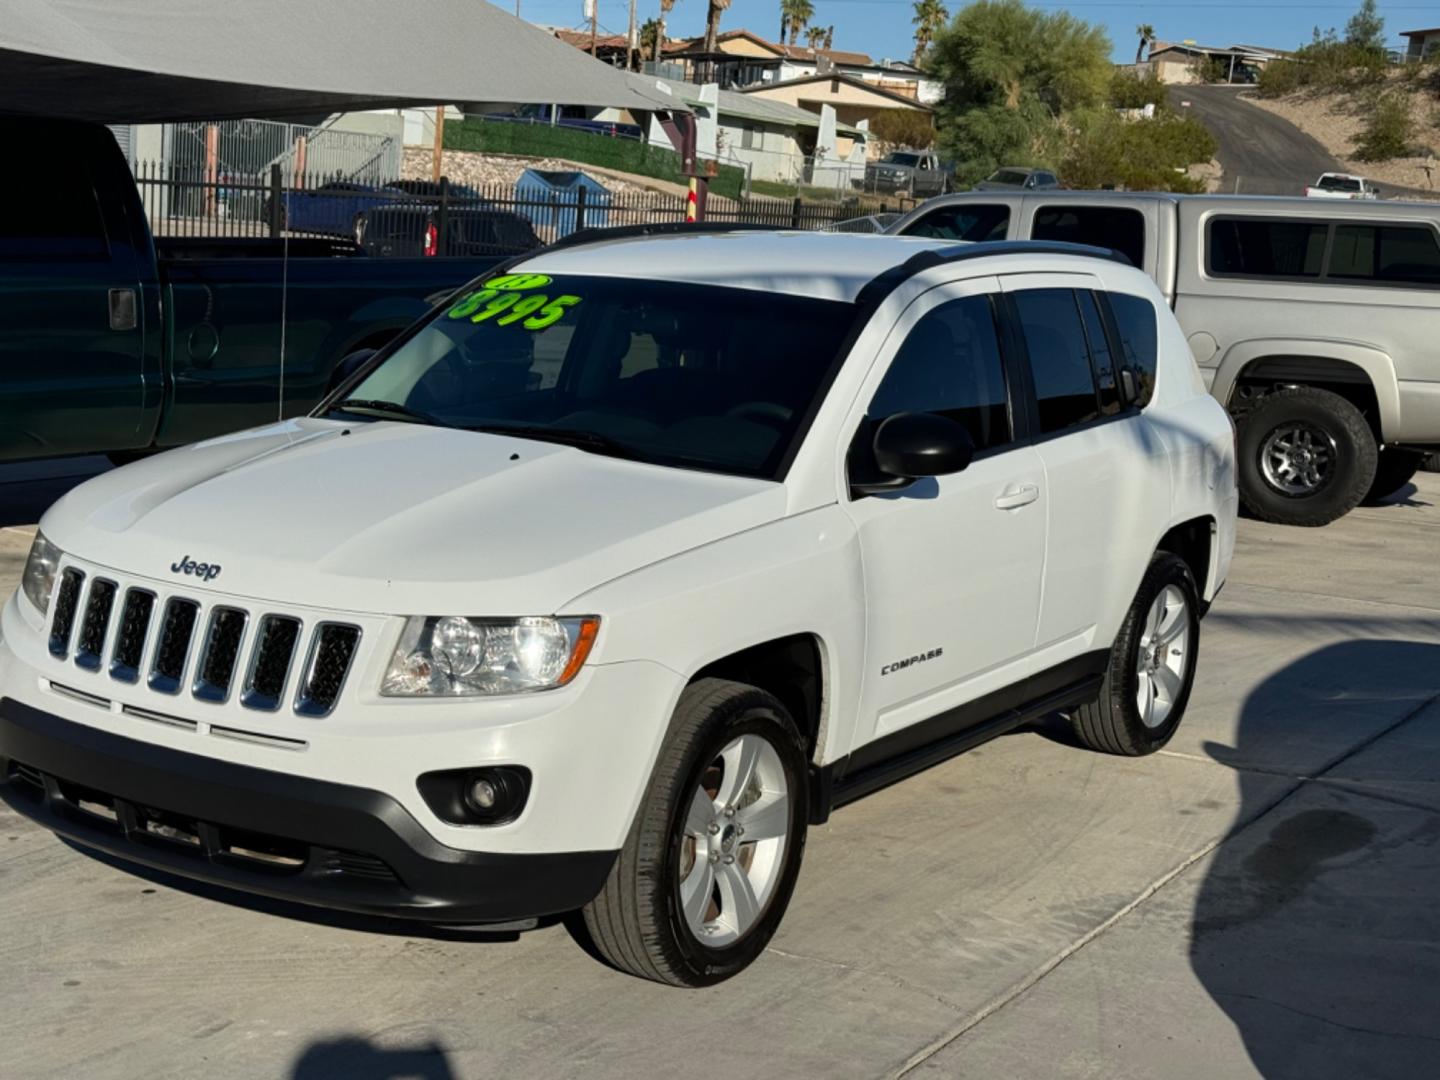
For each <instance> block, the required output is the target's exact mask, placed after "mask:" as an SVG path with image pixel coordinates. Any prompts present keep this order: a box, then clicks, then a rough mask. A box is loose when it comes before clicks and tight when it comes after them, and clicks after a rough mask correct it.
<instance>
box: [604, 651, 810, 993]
mask: <svg viewBox="0 0 1440 1080" xmlns="http://www.w3.org/2000/svg"><path fill="white" fill-rule="evenodd" d="M747 755H748V756H747ZM808 782H809V770H808V755H807V754H806V747H805V741H804V739H803V738H802V737H801V735H800V732H799V731H798V730H797V729H796V727H795V722H794V721H793V720H792V719H791V718H790V714H789V713H787V712H786V711H785V707H784V706H783V705H781V704H780V702H778V701H776V700H775V698H773V697H771V696H770V695H769V694H767V693H765V692H764V691H762V690H758V689H756V688H755V687H753V686H746V685H744V684H742V683H736V682H729V681H727V680H724V679H701V680H699V681H698V682H695V683H693V684H691V685H690V686H689V687H687V688H686V689H685V692H684V693H683V694H681V696H680V702H679V704H678V705H677V706H676V708H675V715H674V717H673V718H672V720H671V724H670V731H669V734H668V735H667V736H666V738H665V743H664V745H663V746H662V747H661V749H660V756H659V760H658V761H657V762H656V764H655V771H654V773H653V775H652V776H651V778H650V786H649V788H648V790H647V791H646V792H645V795H644V798H643V799H642V800H641V804H640V809H639V812H638V813H637V815H636V818H635V822H634V824H633V825H632V826H631V829H630V835H629V837H628V838H627V839H626V841H625V846H624V847H623V848H621V850H620V856H619V858H618V859H616V861H615V866H614V868H613V869H612V870H611V872H610V877H609V879H608V880H607V881H606V882H605V887H604V888H603V889H602V890H601V891H600V895H599V896H597V897H596V898H595V899H594V900H592V901H591V902H590V903H589V904H587V905H586V906H585V909H584V912H583V914H584V919H585V927H586V930H587V931H588V932H589V935H590V939H591V941H592V942H593V943H594V945H595V948H596V949H597V950H598V951H599V952H600V954H601V955H602V956H603V957H604V958H605V959H606V960H607V961H609V963H611V964H613V965H614V966H615V967H617V968H619V969H620V970H622V971H627V972H629V973H630V974H632V975H638V976H639V977H640V978H642V979H653V980H655V981H656V982H663V983H669V984H671V985H673V986H710V985H713V984H714V983H717V982H720V981H721V980H723V979H728V978H729V977H730V976H732V975H735V974H737V973H738V972H740V971H741V970H743V969H744V968H745V967H746V966H748V965H749V964H750V963H751V962H752V961H753V960H754V959H755V958H756V957H757V956H759V955H760V954H761V953H762V952H763V951H764V950H765V946H766V945H767V944H768V943H769V941H770V938H771V936H772V935H773V934H774V933H775V929H776V927H778V926H779V925H780V919H781V917H782V916H783V915H784V914H785V907H786V905H787V904H788V903H789V901H790V895H791V893H792V892H793V891H794V889H795V880H796V877H797V876H798V875H799V873H800V860H801V855H802V853H803V852H804V848H805V829H806V823H807V820H808V815H807V809H808V806H809V799H808V795H809V790H808ZM735 785H738V789H739V790H738V791H736V790H733V789H732V788H733V786H735ZM732 811H733V812H732ZM747 829H748V830H749V831H748V836H749V837H750V839H746V836H747V831H746V830H747ZM747 849H748V850H747Z"/></svg>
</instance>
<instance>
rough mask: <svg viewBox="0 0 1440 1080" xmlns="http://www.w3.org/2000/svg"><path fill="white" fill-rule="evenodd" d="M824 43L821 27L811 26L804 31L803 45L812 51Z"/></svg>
mask: <svg viewBox="0 0 1440 1080" xmlns="http://www.w3.org/2000/svg"><path fill="white" fill-rule="evenodd" d="M824 43H825V28H824V27H823V26H812V27H810V28H809V29H807V30H806V31H805V44H806V45H809V46H810V48H812V49H818V48H820V46H821V45H823V44H824Z"/></svg>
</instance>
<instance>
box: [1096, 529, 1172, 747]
mask: <svg viewBox="0 0 1440 1080" xmlns="http://www.w3.org/2000/svg"><path fill="white" fill-rule="evenodd" d="M1199 652H1200V598H1199V594H1198V592H1197V590H1196V588H1195V577H1194V575H1192V574H1191V573H1190V567H1189V566H1188V565H1187V564H1186V563H1185V560H1183V559H1181V558H1179V557H1178V556H1176V555H1171V554H1170V553H1169V552H1164V551H1161V552H1157V553H1156V554H1155V556H1154V558H1152V559H1151V560H1150V566H1149V568H1148V569H1146V571H1145V576H1144V577H1143V578H1142V579H1141V580H1140V588H1139V590H1137V592H1136V593H1135V600H1134V602H1133V603H1132V604H1131V605H1130V611H1129V613H1128V614H1127V615H1126V616H1125V621H1124V622H1123V623H1121V625H1120V633H1119V634H1117V635H1116V637H1115V643H1114V645H1112V646H1111V648H1110V662H1109V665H1108V666H1107V668H1106V671H1105V678H1104V681H1103V682H1102V683H1101V684H1100V696H1099V697H1098V698H1097V699H1096V700H1095V701H1094V702H1092V703H1090V704H1088V705H1082V706H1081V707H1080V708H1078V709H1076V710H1075V712H1074V714H1073V715H1072V716H1071V718H1070V720H1071V724H1072V725H1073V727H1074V729H1075V735H1076V737H1077V738H1078V739H1079V740H1080V741H1081V742H1082V743H1083V744H1084V745H1085V746H1087V747H1089V748H1090V749H1091V750H1099V751H1102V752H1104V753H1107V754H1122V755H1125V756H1128V757H1138V756H1140V755H1142V754H1153V753H1154V752H1155V751H1156V750H1159V749H1160V748H1161V747H1162V746H1164V745H1165V744H1166V743H1167V742H1169V741H1170V737H1171V736H1172V735H1174V734H1175V729H1176V728H1177V727H1179V726H1180V720H1181V718H1182V717H1183V716H1184V715H1185V706H1186V705H1187V704H1189V702H1190V689H1191V687H1192V686H1193V685H1194V682H1195V661H1196V659H1197V658H1198V656H1199Z"/></svg>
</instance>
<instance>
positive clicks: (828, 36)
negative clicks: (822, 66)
mask: <svg viewBox="0 0 1440 1080" xmlns="http://www.w3.org/2000/svg"><path fill="white" fill-rule="evenodd" d="M834 46H835V27H833V26H827V27H825V48H827V49H830V48H834Z"/></svg>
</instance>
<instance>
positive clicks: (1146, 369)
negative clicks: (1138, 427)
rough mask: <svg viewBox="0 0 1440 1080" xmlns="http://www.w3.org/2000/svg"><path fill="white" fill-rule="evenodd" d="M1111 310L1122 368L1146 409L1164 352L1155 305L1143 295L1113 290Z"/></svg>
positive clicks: (1153, 391)
mask: <svg viewBox="0 0 1440 1080" xmlns="http://www.w3.org/2000/svg"><path fill="white" fill-rule="evenodd" d="M1109 296H1110V311H1111V312H1112V313H1113V314H1114V316H1115V330H1116V335H1117V336H1118V338H1119V344H1120V364H1121V369H1122V371H1124V372H1126V373H1127V374H1128V375H1129V380H1128V381H1129V382H1130V389H1131V391H1132V394H1133V396H1134V398H1135V404H1136V405H1138V406H1140V407H1141V408H1144V407H1145V406H1146V405H1148V404H1149V403H1150V399H1151V398H1152V397H1153V396H1154V394H1155V370H1156V368H1157V367H1158V362H1159V351H1160V324H1159V322H1158V321H1157V316H1156V314H1155V305H1154V304H1152V303H1151V302H1150V301H1149V300H1146V299H1145V298H1144V297H1143V296H1131V295H1130V294H1129V293H1115V292H1112V293H1110V294H1109Z"/></svg>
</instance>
